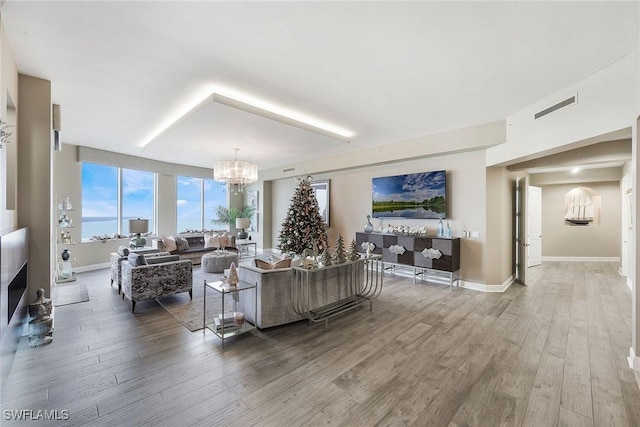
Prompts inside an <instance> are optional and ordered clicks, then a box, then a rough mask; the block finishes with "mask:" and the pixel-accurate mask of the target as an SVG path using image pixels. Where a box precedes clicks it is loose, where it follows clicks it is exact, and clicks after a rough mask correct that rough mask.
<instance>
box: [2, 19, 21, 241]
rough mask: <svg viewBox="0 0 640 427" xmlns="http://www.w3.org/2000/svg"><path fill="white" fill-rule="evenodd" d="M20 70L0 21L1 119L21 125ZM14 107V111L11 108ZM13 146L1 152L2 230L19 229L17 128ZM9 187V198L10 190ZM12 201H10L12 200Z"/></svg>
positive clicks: (9, 145)
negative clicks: (19, 106)
mask: <svg viewBox="0 0 640 427" xmlns="http://www.w3.org/2000/svg"><path fill="white" fill-rule="evenodd" d="M17 105H18V70H17V68H16V63H15V61H14V59H13V53H12V52H11V46H10V45H9V40H8V39H7V34H6V32H5V28H4V22H2V21H0V119H2V120H4V121H5V122H7V123H10V124H13V125H14V126H15V125H16V124H17V117H16V109H17ZM10 106H12V107H13V109H11V108H8V107H10ZM11 130H12V132H13V135H12V136H11V137H10V142H9V144H7V145H6V146H5V147H4V148H3V149H2V150H0V230H6V229H10V228H14V227H16V226H17V225H18V215H17V210H16V209H17V201H16V199H17V178H18V166H17V162H18V139H17V136H18V129H17V128H16V127H13V128H12V129H11ZM8 187H9V195H7V188H8ZM8 199H9V200H8Z"/></svg>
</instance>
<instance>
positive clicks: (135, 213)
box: [122, 169, 155, 235]
mask: <svg viewBox="0 0 640 427" xmlns="http://www.w3.org/2000/svg"><path fill="white" fill-rule="evenodd" d="M153 184H154V183H153V172H144V171H137V170H132V169H123V170H122V234H125V235H127V234H129V219H131V218H143V219H148V220H149V231H151V232H152V231H153V230H154V229H155V228H154V224H153V188H154V185H153Z"/></svg>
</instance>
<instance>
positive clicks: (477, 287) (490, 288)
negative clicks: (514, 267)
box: [460, 276, 513, 292]
mask: <svg viewBox="0 0 640 427" xmlns="http://www.w3.org/2000/svg"><path fill="white" fill-rule="evenodd" d="M512 284H513V276H511V277H509V278H508V279H507V280H505V281H504V282H503V283H502V284H501V285H484V284H482V283H475V282H469V281H467V280H460V287H461V288H465V289H472V290H474V291H480V292H504V291H506V290H507V289H509V286H511V285H512Z"/></svg>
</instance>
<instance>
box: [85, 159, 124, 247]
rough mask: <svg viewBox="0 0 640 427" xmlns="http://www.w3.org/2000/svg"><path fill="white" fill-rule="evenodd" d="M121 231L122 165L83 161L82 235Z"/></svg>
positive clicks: (88, 235)
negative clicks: (120, 192)
mask: <svg viewBox="0 0 640 427" xmlns="http://www.w3.org/2000/svg"><path fill="white" fill-rule="evenodd" d="M117 232H118V168H116V167H113V166H105V165H98V164H93V163H83V164H82V239H83V240H86V239H89V238H91V236H101V235H104V234H114V233H117Z"/></svg>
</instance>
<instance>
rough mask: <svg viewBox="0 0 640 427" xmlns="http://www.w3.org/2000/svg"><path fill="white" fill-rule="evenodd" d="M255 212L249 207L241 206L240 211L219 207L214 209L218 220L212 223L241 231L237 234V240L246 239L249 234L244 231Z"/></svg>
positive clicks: (234, 208)
mask: <svg viewBox="0 0 640 427" xmlns="http://www.w3.org/2000/svg"><path fill="white" fill-rule="evenodd" d="M255 211H256V210H255V208H254V207H253V206H249V205H247V206H243V207H242V209H239V208H236V207H231V208H227V207H226V206H222V205H220V206H218V207H216V208H215V214H216V216H217V217H218V218H217V219H214V220H213V222H214V223H215V224H225V225H228V226H229V227H236V228H237V229H241V230H242V231H239V232H238V239H246V238H247V237H248V236H249V233H247V232H246V231H245V229H246V228H248V227H249V225H250V224H251V217H252V216H253V214H254V213H255Z"/></svg>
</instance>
